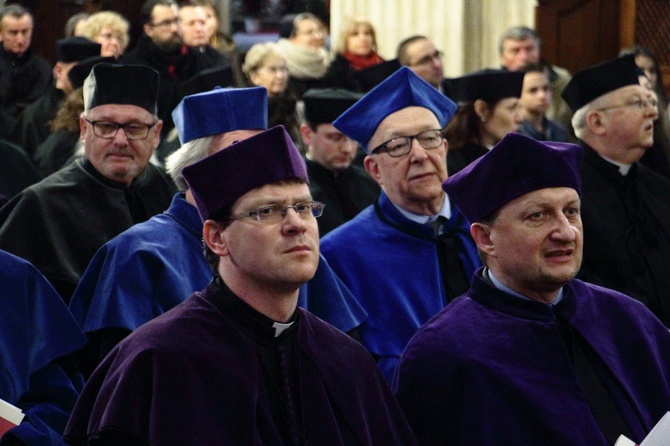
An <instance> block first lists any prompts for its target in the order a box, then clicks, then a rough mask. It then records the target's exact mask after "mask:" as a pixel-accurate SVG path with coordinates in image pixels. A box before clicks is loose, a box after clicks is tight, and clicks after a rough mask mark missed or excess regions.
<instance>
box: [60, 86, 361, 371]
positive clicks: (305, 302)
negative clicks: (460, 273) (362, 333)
mask: <svg viewBox="0 0 670 446" xmlns="http://www.w3.org/2000/svg"><path fill="white" fill-rule="evenodd" d="M267 96H268V95H267V91H266V90H265V88H262V87H254V88H215V89H213V90H211V91H206V92H203V93H199V94H194V95H191V96H187V97H185V98H184V99H183V100H182V102H181V103H180V104H179V106H178V107H177V108H176V109H175V110H174V112H173V117H174V121H175V123H176V125H177V130H178V132H179V136H180V139H181V141H182V143H183V145H182V147H181V148H180V149H179V150H177V151H176V152H174V153H173V154H172V155H170V157H169V158H168V162H167V169H168V173H169V174H170V176H171V177H172V179H173V180H174V182H175V184H176V185H177V188H178V189H179V190H180V192H179V193H177V194H176V195H175V196H174V197H173V199H172V203H171V204H170V207H169V208H168V209H167V210H166V211H165V212H163V213H162V214H159V215H156V216H154V217H152V218H151V219H149V220H148V221H146V222H144V223H140V224H137V225H135V226H133V227H132V228H130V229H128V230H127V231H125V232H123V233H121V234H119V235H118V236H117V237H115V238H113V239H112V240H110V241H109V242H108V243H106V244H105V245H104V246H103V247H102V248H100V250H98V252H97V253H96V254H95V256H94V257H93V259H92V260H91V263H90V264H89V266H88V268H87V269H86V272H85V273H84V275H83V276H82V278H81V281H80V282H79V285H78V286H77V288H76V290H75V292H74V294H73V295H72V300H71V302H70V310H71V311H72V314H73V315H74V316H75V319H76V320H77V321H78V322H79V324H80V326H81V327H82V329H83V330H84V333H86V335H87V336H88V338H89V344H88V345H87V347H86V350H85V353H84V354H83V355H82V364H81V367H82V371H83V372H84V374H85V375H86V376H89V375H90V374H91V373H92V372H93V369H94V368H95V366H97V365H98V363H99V362H100V361H102V359H103V358H104V357H105V356H106V355H107V353H109V351H110V350H111V349H112V348H113V347H114V346H115V345H116V344H117V343H118V342H119V341H120V340H121V339H123V338H124V337H126V336H127V335H128V334H130V333H131V332H132V331H133V330H135V329H137V328H138V327H139V326H140V325H142V324H144V323H146V322H148V321H149V320H151V319H153V318H155V317H157V316H159V315H161V314H163V313H164V312H166V311H167V310H169V309H171V308H172V307H174V306H176V305H177V304H179V303H180V302H183V301H184V300H185V299H186V298H188V296H190V295H191V294H192V293H193V292H195V291H199V290H201V289H203V288H204V287H205V286H206V285H207V282H208V281H209V280H210V279H211V269H210V267H209V266H208V265H207V261H206V260H205V257H204V256H203V253H202V222H201V221H200V217H199V216H198V212H197V209H196V208H195V200H194V198H193V194H192V192H191V190H190V189H189V187H188V184H187V183H186V181H185V180H184V177H183V175H182V170H183V169H184V168H186V167H187V166H190V165H191V164H194V163H196V162H198V161H200V160H202V159H204V158H206V157H207V156H209V155H211V154H213V153H215V152H217V151H219V150H222V149H225V148H227V147H229V146H231V145H232V144H234V143H235V142H238V141H241V140H244V139H247V138H249V137H251V136H254V135H257V134H258V133H260V132H261V131H263V130H265V129H266V128H267ZM299 303H300V305H301V306H302V307H303V308H308V309H309V310H310V311H312V312H313V313H315V314H316V315H317V316H319V317H320V318H322V319H324V320H325V321H327V322H329V323H330V324H332V325H334V326H336V327H337V328H339V329H340V330H342V331H345V332H349V331H353V330H355V328H356V327H357V326H358V325H359V324H360V322H361V320H363V318H364V317H365V313H364V312H363V311H362V309H360V307H359V306H358V305H357V302H356V301H355V299H354V298H353V296H351V295H350V292H349V291H348V290H347V289H346V287H345V286H344V285H342V284H341V282H340V281H339V280H338V279H337V277H335V275H334V274H333V273H332V271H330V268H329V267H328V264H327V263H326V262H325V260H321V261H320V264H319V268H318V270H317V273H316V276H315V278H314V279H313V280H310V281H309V282H308V283H307V284H306V285H305V286H303V287H301V292H300V300H299Z"/></svg>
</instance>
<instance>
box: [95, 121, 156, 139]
mask: <svg viewBox="0 0 670 446" xmlns="http://www.w3.org/2000/svg"><path fill="white" fill-rule="evenodd" d="M84 121H86V122H88V123H89V124H91V125H92V126H93V134H94V135H95V136H97V137H99V138H104V139H112V138H114V136H115V135H116V132H118V131H119V129H123V132H124V133H125V134H126V138H128V139H129V140H131V141H135V140H138V139H145V138H146V137H147V136H148V135H149V129H151V128H152V127H153V126H155V125H156V123H157V122H158V121H154V122H153V124H141V123H138V122H129V123H128V124H119V123H116V122H109V121H91V120H90V119H88V118H84Z"/></svg>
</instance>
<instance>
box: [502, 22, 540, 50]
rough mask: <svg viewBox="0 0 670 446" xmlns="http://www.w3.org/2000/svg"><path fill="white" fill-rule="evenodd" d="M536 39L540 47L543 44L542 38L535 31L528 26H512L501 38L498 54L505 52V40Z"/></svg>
mask: <svg viewBox="0 0 670 446" xmlns="http://www.w3.org/2000/svg"><path fill="white" fill-rule="evenodd" d="M526 39H534V40H535V41H537V44H538V46H539V45H540V43H541V42H542V40H541V39H540V36H538V35H537V32H535V30H534V29H532V28H529V27H527V26H510V27H509V28H507V29H506V30H505V32H504V33H503V34H502V36H500V41H499V42H498V54H502V52H503V43H504V42H505V40H526Z"/></svg>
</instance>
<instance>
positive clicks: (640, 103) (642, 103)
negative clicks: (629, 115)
mask: <svg viewBox="0 0 670 446" xmlns="http://www.w3.org/2000/svg"><path fill="white" fill-rule="evenodd" d="M621 107H634V108H637V109H638V110H644V109H645V108H646V107H651V108H654V109H656V108H657V107H658V101H656V100H655V99H649V100H647V99H638V100H636V101H631V102H626V103H625V104H619V105H611V106H609V107H603V108H599V109H598V111H606V110H612V109H613V108H621Z"/></svg>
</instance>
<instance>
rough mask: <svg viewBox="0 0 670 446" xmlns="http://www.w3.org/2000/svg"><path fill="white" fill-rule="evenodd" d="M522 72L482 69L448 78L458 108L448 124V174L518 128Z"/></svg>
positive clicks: (462, 166) (474, 158)
mask: <svg viewBox="0 0 670 446" xmlns="http://www.w3.org/2000/svg"><path fill="white" fill-rule="evenodd" d="M523 78H524V74H523V73H522V72H509V71H503V70H489V69H487V70H481V71H476V72H474V73H471V74H467V75H465V76H462V77H459V78H455V79H450V80H449V89H450V94H451V96H450V97H452V98H453V99H454V100H455V101H456V102H457V103H458V109H457V110H456V114H455V115H454V117H453V119H452V120H451V121H450V122H449V125H447V128H446V130H445V132H444V133H445V137H446V138H447V141H449V153H448V154H447V165H448V170H449V173H450V174H452V175H453V174H455V173H456V172H458V171H460V170H461V169H463V168H464V167H465V166H467V165H468V164H470V163H471V162H473V161H474V160H476V159H477V158H479V157H480V156H482V155H484V154H485V153H486V152H488V151H489V150H490V149H491V147H493V146H494V145H495V144H496V143H497V142H498V141H500V140H501V139H503V137H504V136H505V135H507V134H508V133H511V132H516V131H518V130H519V124H520V123H521V121H522V119H523V118H522V116H521V111H520V110H519V97H520V96H521V90H522V87H523Z"/></svg>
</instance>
